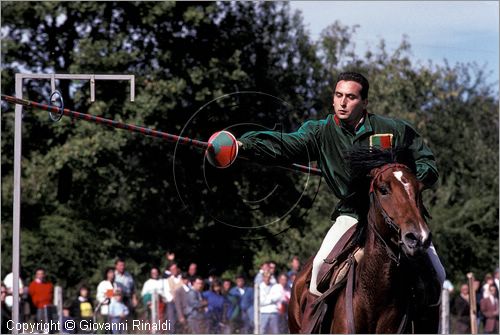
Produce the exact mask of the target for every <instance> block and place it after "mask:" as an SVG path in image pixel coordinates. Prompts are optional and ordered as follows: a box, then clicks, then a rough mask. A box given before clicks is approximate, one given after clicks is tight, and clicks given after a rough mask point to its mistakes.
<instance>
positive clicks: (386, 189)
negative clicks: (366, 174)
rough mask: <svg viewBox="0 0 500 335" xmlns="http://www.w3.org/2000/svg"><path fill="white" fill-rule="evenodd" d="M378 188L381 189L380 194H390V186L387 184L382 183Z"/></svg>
mask: <svg viewBox="0 0 500 335" xmlns="http://www.w3.org/2000/svg"><path fill="white" fill-rule="evenodd" d="M378 190H379V192H380V194H382V195H387V194H389V188H388V187H387V186H386V185H380V187H379V188H378Z"/></svg>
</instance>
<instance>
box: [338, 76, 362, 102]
mask: <svg viewBox="0 0 500 335" xmlns="http://www.w3.org/2000/svg"><path fill="white" fill-rule="evenodd" d="M342 80H344V81H355V82H357V83H358V84H360V85H361V92H360V94H361V98H362V99H367V98H368V90H369V89H370V84H369V83H368V79H366V77H365V76H363V75H362V74H361V73H358V72H342V73H341V74H339V76H338V77H337V82H336V83H335V87H337V84H338V83H339V81H342Z"/></svg>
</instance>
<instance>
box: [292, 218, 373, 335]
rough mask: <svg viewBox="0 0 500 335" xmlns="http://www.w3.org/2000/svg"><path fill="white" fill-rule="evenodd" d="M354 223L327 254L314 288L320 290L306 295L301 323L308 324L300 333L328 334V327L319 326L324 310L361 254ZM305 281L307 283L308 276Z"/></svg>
mask: <svg viewBox="0 0 500 335" xmlns="http://www.w3.org/2000/svg"><path fill="white" fill-rule="evenodd" d="M355 230H356V226H353V227H351V228H350V229H349V230H347V232H345V234H344V235H343V236H342V237H341V238H340V240H339V241H338V242H337V244H336V245H335V247H334V248H333V249H332V250H331V251H330V254H329V255H328V257H327V258H325V260H324V263H323V265H322V266H321V268H320V270H319V272H318V281H317V290H318V291H319V292H321V293H322V295H321V296H319V297H318V296H316V295H313V294H311V293H309V294H308V295H307V302H306V306H307V307H306V308H305V310H304V314H303V317H302V324H303V325H307V326H306V328H305V329H301V333H307V334H312V333H324V332H326V333H329V332H330V330H329V329H321V325H322V324H323V319H324V317H325V315H326V314H327V313H326V312H327V310H328V309H329V307H330V306H333V305H334V303H335V297H336V295H337V293H338V292H339V291H340V290H341V289H342V288H343V287H344V286H345V285H346V283H347V279H348V274H350V273H351V275H353V274H354V271H350V270H351V269H352V270H354V265H355V263H358V262H359V261H360V260H361V258H362V257H363V249H362V248H360V247H359V246H357V245H356V243H355V241H354V232H355ZM307 282H309V283H310V275H309V277H308V280H307Z"/></svg>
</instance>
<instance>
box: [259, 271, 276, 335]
mask: <svg viewBox="0 0 500 335" xmlns="http://www.w3.org/2000/svg"><path fill="white" fill-rule="evenodd" d="M259 291H260V292H259V293H260V294H259V307H260V334H279V333H280V330H279V313H278V311H279V303H280V301H281V287H280V285H279V284H272V283H271V273H270V272H264V273H263V274H262V282H261V283H260V284H259Z"/></svg>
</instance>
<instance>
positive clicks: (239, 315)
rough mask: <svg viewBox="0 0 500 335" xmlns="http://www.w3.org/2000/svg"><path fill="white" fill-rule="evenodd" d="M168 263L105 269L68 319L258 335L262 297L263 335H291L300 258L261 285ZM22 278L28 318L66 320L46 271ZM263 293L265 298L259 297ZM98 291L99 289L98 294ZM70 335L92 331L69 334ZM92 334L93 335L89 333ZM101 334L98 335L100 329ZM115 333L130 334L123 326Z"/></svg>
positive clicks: (461, 315) (464, 302) (458, 323)
mask: <svg viewBox="0 0 500 335" xmlns="http://www.w3.org/2000/svg"><path fill="white" fill-rule="evenodd" d="M167 260H168V263H167V265H166V267H165V268H164V270H163V271H161V270H160V269H159V268H158V267H151V269H150V272H149V278H148V279H147V280H146V281H145V282H144V283H142V285H140V284H139V283H137V282H136V281H135V280H134V278H133V276H132V275H131V274H130V273H129V272H128V271H127V270H126V262H125V260H123V259H117V260H116V261H115V263H114V267H109V268H106V269H105V270H104V271H103V276H102V281H101V282H99V284H98V285H97V287H96V289H95V291H94V290H93V289H92V287H89V286H87V285H82V286H80V287H79V290H78V294H77V297H76V298H74V299H72V300H71V299H69V301H65V302H64V305H63V311H62V315H61V316H60V318H61V319H62V321H63V325H64V321H65V320H68V319H72V320H74V321H76V324H77V325H78V324H79V322H78V321H81V320H87V321H89V322H94V323H95V322H98V323H109V324H120V323H124V322H130V320H133V319H143V320H148V321H152V320H153V319H154V318H153V316H155V319H154V320H156V321H157V322H164V323H166V324H168V330H167V331H162V332H163V333H180V334H189V333H192V334H202V333H211V334H230V333H240V334H251V333H254V327H255V325H256V323H255V320H254V318H255V311H254V306H255V305H254V299H255V298H257V299H258V306H259V315H258V317H259V320H260V322H259V325H260V329H258V331H259V333H260V334H277V333H281V334H282V333H287V332H288V325H287V324H288V320H287V316H288V303H289V300H290V292H291V287H292V284H293V281H294V279H295V277H296V275H297V273H298V271H299V270H300V266H301V264H300V260H299V258H298V257H293V258H292V260H291V262H290V269H289V271H288V272H278V271H277V269H276V267H277V265H276V263H275V262H273V261H267V262H264V263H262V264H261V266H260V268H259V270H258V271H257V274H256V276H255V277H254V278H253V280H249V279H248V278H245V276H243V275H237V276H235V277H234V278H219V277H218V276H217V275H216V274H215V272H213V271H210V272H209V273H208V276H207V277H206V278H203V277H201V276H199V274H198V267H197V264H196V263H190V264H189V266H187V267H186V268H187V271H182V270H183V269H181V268H180V267H179V264H178V263H177V262H176V259H175V254H173V253H167ZM23 284H24V283H23V281H22V280H21V279H20V281H19V288H20V289H19V291H20V295H21V298H22V300H21V301H22V302H24V303H22V304H20V307H21V310H20V315H21V320H23V321H25V322H32V321H38V322H47V321H50V320H58V319H59V316H58V315H57V310H56V308H55V306H54V285H53V284H52V283H51V282H50V281H48V280H47V279H46V273H45V270H44V269H43V268H38V269H36V270H35V272H34V277H33V280H32V281H31V282H30V283H29V285H28V286H27V287H26V286H25V285H23ZM12 286H13V276H12V273H9V274H8V275H7V276H5V278H4V280H3V282H2V300H1V302H2V306H1V311H2V329H1V330H2V334H4V333H9V332H10V330H9V329H8V328H7V327H6V321H7V320H9V319H11V309H12V303H13V298H12ZM458 287H459V290H457V291H458V292H454V291H455V290H454V286H453V285H452V284H451V282H449V281H445V284H444V288H445V289H448V291H449V292H450V293H451V297H452V299H451V302H450V311H451V315H452V324H451V329H450V330H451V333H455V334H467V333H471V324H470V307H469V306H470V304H469V301H470V299H469V292H470V290H469V286H468V284H466V283H463V284H461V285H459V286H458ZM498 287H499V270H498V269H496V271H495V272H494V274H487V275H486V276H485V278H484V280H483V281H482V282H481V281H480V280H475V281H474V292H475V295H476V303H477V308H476V310H477V329H478V330H479V332H480V333H490V334H498V325H499V296H498V292H499V290H498ZM255 289H258V293H257V292H255ZM92 292H95V293H94V294H92ZM61 331H62V332H66V333H74V332H76V333H84V332H85V330H84V329H79V328H78V327H77V328H76V329H74V330H70V329H64V327H63V329H61ZM89 332H90V331H89ZM92 332H95V331H92ZM110 332H114V333H123V331H122V330H120V328H119V327H116V328H115V330H114V331H110ZM157 333H158V332H157Z"/></svg>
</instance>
